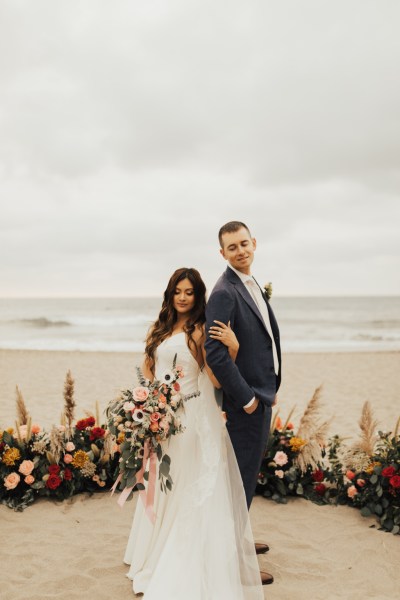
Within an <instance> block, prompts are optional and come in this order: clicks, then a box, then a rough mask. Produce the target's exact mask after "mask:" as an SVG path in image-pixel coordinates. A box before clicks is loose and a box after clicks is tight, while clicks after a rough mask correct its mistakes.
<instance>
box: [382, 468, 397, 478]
mask: <svg viewBox="0 0 400 600" xmlns="http://www.w3.org/2000/svg"><path fill="white" fill-rule="evenodd" d="M395 473H396V469H395V468H394V467H385V468H384V469H382V477H393V475H394V474H395Z"/></svg>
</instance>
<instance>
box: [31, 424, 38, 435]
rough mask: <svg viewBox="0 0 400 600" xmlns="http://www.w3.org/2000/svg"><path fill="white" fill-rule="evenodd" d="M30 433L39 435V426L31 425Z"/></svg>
mask: <svg viewBox="0 0 400 600" xmlns="http://www.w3.org/2000/svg"><path fill="white" fill-rule="evenodd" d="M31 431H32V433H33V435H35V434H37V433H40V425H32V427H31Z"/></svg>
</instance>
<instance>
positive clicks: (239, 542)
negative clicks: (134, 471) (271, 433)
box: [124, 333, 264, 600]
mask: <svg viewBox="0 0 400 600" xmlns="http://www.w3.org/2000/svg"><path fill="white" fill-rule="evenodd" d="M175 354H177V364H178V365H181V366H182V367H183V373H184V376H183V378H182V379H180V380H179V383H180V385H181V392H182V393H183V394H189V393H191V392H193V391H196V390H198V389H199V390H200V396H198V397H195V398H191V399H190V400H188V401H187V402H186V403H185V406H184V408H183V409H182V414H181V419H182V423H183V424H184V426H185V428H186V429H185V431H184V433H181V434H177V435H175V436H172V437H171V438H170V441H169V442H168V443H167V444H166V447H165V451H166V453H167V454H169V456H170V457H171V476H172V480H173V487H172V491H169V492H168V493H164V492H162V491H161V490H160V487H159V483H158V474H157V483H156V495H155V501H154V510H155V514H156V521H155V523H154V524H153V523H152V522H151V520H150V519H149V518H148V517H147V515H146V513H145V510H144V506H143V503H142V501H141V499H140V498H138V501H137V506H136V512H135V516H134V520H133V524H132V529H131V533H130V536H129V540H128V544H127V548H126V552H125V557H124V562H125V563H126V564H128V565H130V569H129V572H128V577H129V578H130V579H132V580H133V590H134V592H135V593H141V592H142V593H143V592H144V600H160V599H161V598H165V599H166V600H225V599H226V600H261V599H263V598H264V595H263V590H262V586H261V579H260V572H259V567H258V562H257V558H256V554H255V550H254V540H253V536H252V532H251V527H250V522H249V517H248V511H247V507H246V501H245V495H244V490H243V485H242V481H241V478H240V473H239V469H238V466H237V463H236V458H235V455H234V452H233V448H232V446H231V443H230V439H229V435H228V433H227V431H226V428H225V425H224V423H223V420H222V417H221V412H220V409H219V408H218V406H217V403H216V401H215V395H214V388H213V386H212V384H211V382H210V381H209V379H208V377H207V375H206V374H205V373H202V372H200V369H199V367H198V364H197V362H196V360H195V359H194V358H193V356H192V354H191V353H190V351H189V349H188V347H187V344H186V335H185V334H184V333H179V334H175V335H173V336H172V337H170V338H168V339H166V340H164V342H162V343H161V344H160V346H159V347H158V350H157V357H156V377H157V378H160V377H161V376H162V374H163V373H164V372H165V371H167V370H170V369H171V367H172V361H173V359H174V356H175Z"/></svg>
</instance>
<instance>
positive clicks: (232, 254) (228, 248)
mask: <svg viewBox="0 0 400 600" xmlns="http://www.w3.org/2000/svg"><path fill="white" fill-rule="evenodd" d="M255 249H256V240H255V239H254V238H252V237H250V233H249V232H248V231H247V229H245V228H244V227H242V228H241V229H239V230H238V231H234V232H233V233H224V234H223V236H222V248H221V250H220V252H221V254H222V256H223V257H224V258H225V260H227V261H228V263H229V264H230V265H231V267H234V268H235V269H237V270H238V271H240V272H241V273H246V274H250V267H251V264H252V262H253V260H254V250H255Z"/></svg>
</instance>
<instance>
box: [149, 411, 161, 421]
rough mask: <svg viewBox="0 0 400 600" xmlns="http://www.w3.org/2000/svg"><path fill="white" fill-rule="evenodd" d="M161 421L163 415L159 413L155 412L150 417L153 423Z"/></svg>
mask: <svg viewBox="0 0 400 600" xmlns="http://www.w3.org/2000/svg"><path fill="white" fill-rule="evenodd" d="M160 419H161V415H160V413H159V412H153V414H151V415H150V421H151V422H152V423H157V421H159V420H160Z"/></svg>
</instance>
